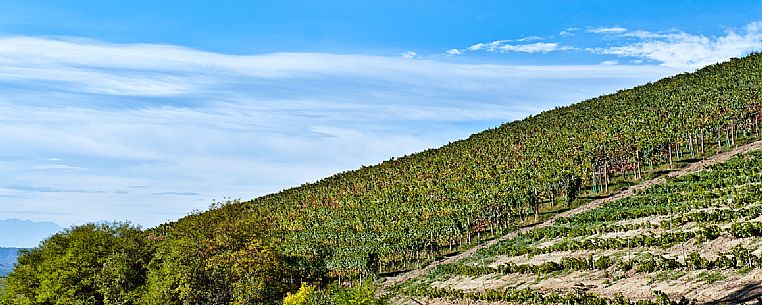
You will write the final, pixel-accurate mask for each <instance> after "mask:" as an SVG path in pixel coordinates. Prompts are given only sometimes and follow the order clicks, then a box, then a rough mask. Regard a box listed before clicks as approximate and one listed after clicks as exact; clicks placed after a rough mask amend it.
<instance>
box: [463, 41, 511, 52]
mask: <svg viewBox="0 0 762 305" xmlns="http://www.w3.org/2000/svg"><path fill="white" fill-rule="evenodd" d="M507 42H510V40H508V39H504V40H495V41H492V42H480V43H477V44H474V45H472V46H470V47H468V50H469V51H489V52H493V51H495V50H497V48H499V47H500V46H501V45H503V44H505V43H507Z"/></svg>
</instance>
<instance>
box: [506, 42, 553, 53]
mask: <svg viewBox="0 0 762 305" xmlns="http://www.w3.org/2000/svg"><path fill="white" fill-rule="evenodd" d="M498 49H499V50H500V51H501V52H524V53H548V52H553V51H557V50H562V49H565V47H560V46H559V45H558V43H555V42H537V43H531V44H520V45H509V44H507V45H503V46H500V48H498Z"/></svg>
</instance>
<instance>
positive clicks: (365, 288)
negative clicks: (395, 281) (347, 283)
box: [283, 281, 386, 305]
mask: <svg viewBox="0 0 762 305" xmlns="http://www.w3.org/2000/svg"><path fill="white" fill-rule="evenodd" d="M316 304H321V305H383V304H386V301H385V300H384V299H380V298H377V297H376V286H375V285H374V284H373V283H372V282H369V281H368V282H365V283H362V284H358V283H356V284H355V285H353V286H352V287H342V286H339V285H336V284H333V285H330V286H328V287H327V288H325V289H317V288H316V287H315V286H312V285H309V284H302V287H301V288H299V290H298V291H297V292H296V293H294V294H291V293H289V294H288V295H287V296H286V298H284V299H283V305H316Z"/></svg>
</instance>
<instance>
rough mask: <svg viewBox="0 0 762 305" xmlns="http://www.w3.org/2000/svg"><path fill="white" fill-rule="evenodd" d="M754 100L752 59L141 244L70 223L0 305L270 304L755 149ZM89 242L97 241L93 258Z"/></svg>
mask: <svg viewBox="0 0 762 305" xmlns="http://www.w3.org/2000/svg"><path fill="white" fill-rule="evenodd" d="M760 91H762V55H761V54H752V55H750V56H747V57H745V58H743V59H734V60H731V61H729V62H726V63H722V64H717V65H712V66H709V67H706V68H703V69H701V70H699V71H697V72H695V73H686V74H681V75H677V76H674V77H671V78H667V79H664V80H661V81H658V82H655V83H650V84H646V85H644V86H640V87H636V88H633V89H629V90H623V91H620V92H617V93H615V94H611V95H606V96H602V97H599V98H595V99H591V100H587V101H583V102H581V103H578V104H574V105H571V106H569V107H562V108H558V109H554V110H551V111H547V112H543V113H541V114H538V115H536V116H532V117H529V118H526V119H524V120H521V121H516V122H511V123H507V124H504V125H502V126H500V127H498V128H495V129H491V130H487V131H485V132H482V133H479V134H475V135H473V136H471V137H469V138H468V139H466V140H461V141H456V142H453V143H451V144H449V145H446V146H444V147H442V148H439V149H432V150H427V151H424V152H421V153H417V154H413V155H410V156H406V157H402V158H399V159H392V160H390V161H387V162H384V163H382V164H379V165H376V166H371V167H363V168H361V169H359V170H355V171H350V172H345V173H340V174H337V175H335V176H332V177H329V178H326V179H324V180H321V181H319V182H317V183H314V184H307V185H303V186H300V187H296V188H292V189H288V190H284V191H282V192H280V193H277V194H272V195H268V196H264V197H261V198H257V199H254V200H251V201H247V202H228V203H222V204H218V205H215V206H214V208H213V209H211V210H209V211H207V212H203V213H194V214H192V215H189V216H187V217H185V218H183V219H180V220H178V221H176V222H173V223H169V224H165V225H162V226H159V227H157V228H153V229H150V230H148V231H146V232H145V235H147V236H146V237H147V238H138V237H136V234H137V233H135V232H136V231H139V230H137V229H136V228H132V227H130V226H117V227H115V228H112V227H109V226H86V227H82V228H74V229H70V230H67V231H65V232H64V233H62V234H60V235H58V236H55V237H53V238H51V239H49V240H48V241H46V242H45V243H43V244H42V246H41V247H39V248H38V249H35V250H33V251H31V252H30V253H29V254H28V255H25V256H22V257H21V258H20V260H19V262H20V263H19V267H18V268H17V269H16V271H14V272H13V273H12V274H11V275H10V277H9V280H8V283H9V284H8V291H9V292H10V293H6V296H5V297H6V300H10V301H8V302H9V303H18V300H16V299H14V298H20V299H23V300H25V301H29V302H32V301H31V300H37V301H38V302H43V303H44V302H50V303H55V302H61V303H75V302H76V301H77V300H78V299H77V298H78V296H79V294H82V295H84V296H86V297H88V298H92V299H95V300H98V299H110V300H120V301H121V302H123V303H140V304H182V303H234V304H246V303H251V302H277V300H279V299H280V298H282V296H283V293H284V292H285V291H293V290H295V289H296V288H297V287H298V286H299V283H300V282H302V281H318V282H330V281H338V282H347V281H348V280H362V279H367V278H369V277H374V276H375V275H376V274H388V273H395V272H401V271H405V270H410V269H414V268H417V267H419V266H421V265H423V264H426V263H428V262H430V261H432V260H435V259H437V258H439V257H442V256H445V255H451V254H453V253H456V252H459V251H461V250H463V249H467V248H469V247H471V246H473V245H474V244H476V243H478V242H480V241H481V240H484V239H486V238H491V237H494V236H500V235H503V234H504V233H507V232H511V231H513V230H515V229H516V228H517V227H519V226H523V225H529V224H532V223H535V222H538V221H541V220H542V219H544V218H547V217H549V215H550V214H552V213H555V212H559V211H563V210H567V209H569V208H572V207H574V206H578V205H582V204H585V203H587V202H589V201H591V200H594V199H596V198H598V197H601V196H606V195H607V194H609V193H611V192H613V191H615V190H618V189H621V188H623V187H627V186H630V185H634V184H637V183H639V182H641V181H643V180H644V179H648V178H649V177H653V176H655V175H659V174H660V173H662V171H664V170H668V169H669V168H671V167H676V166H678V165H679V163H685V162H691V161H695V160H697V159H700V158H704V157H708V156H711V155H714V154H717V153H719V152H721V151H726V150H729V149H732V148H734V147H736V146H738V145H742V144H743V143H747V142H750V141H753V140H756V139H759V138H760V135H761V133H762V128H760V126H759V125H760V124H759V121H760V113H759V109H760V104H759V102H760V101H759V92H760ZM88 240H90V242H87V241H88ZM96 242H97V243H96ZM92 244H96V245H98V247H97V248H95V249H89V248H88V247H90V245H92ZM93 250H96V251H93ZM81 251H84V253H96V254H98V255H84V254H83V255H81V256H77V257H78V259H81V260H86V263H87V264H86V265H88V266H100V267H97V268H91V269H89V268H79V269H74V270H72V271H71V272H65V273H62V272H60V269H61V268H64V267H62V265H61V264H64V265H66V263H64V262H65V261H67V260H65V259H63V258H67V257H69V256H71V255H73V254H72V253H83V252H81ZM98 251H100V252H98ZM124 264H129V265H127V266H125V265H124ZM75 265H76V264H75ZM32 266H35V267H34V268H33V267H32ZM39 266H44V268H43V267H39ZM106 267H108V269H103V270H101V269H98V268H106ZM127 270H129V271H130V272H128V271H127ZM62 275H66V277H65V278H61V276H62ZM73 283H79V284H73ZM82 283H93V284H92V285H93V287H90V286H83V285H84V284H82ZM117 283H118V284H117ZM125 283H129V285H126V284H125ZM71 291H75V293H71ZM59 295H60V296H61V297H60V298H70V299H66V300H62V299H57V297H56V296H59ZM32 303H34V302H32Z"/></svg>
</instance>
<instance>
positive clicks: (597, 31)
mask: <svg viewBox="0 0 762 305" xmlns="http://www.w3.org/2000/svg"><path fill="white" fill-rule="evenodd" d="M626 31H627V29H625V28H623V27H618V26H615V27H598V28H589V29H587V30H586V32H588V33H594V34H618V33H623V32H626Z"/></svg>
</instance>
